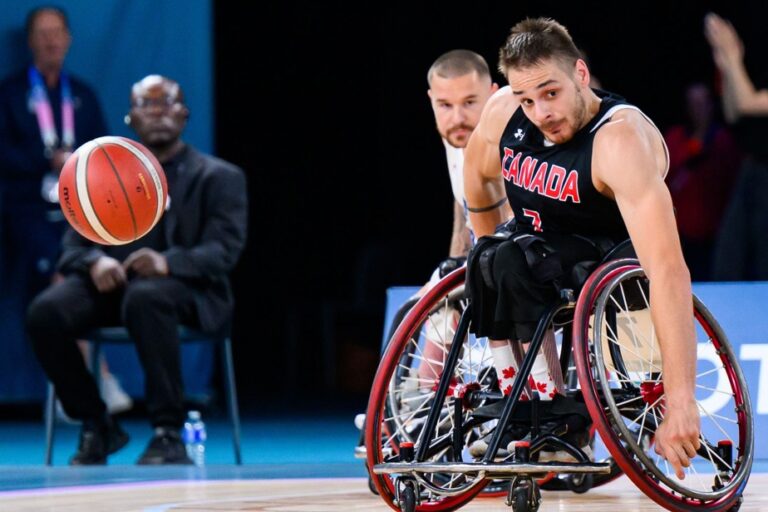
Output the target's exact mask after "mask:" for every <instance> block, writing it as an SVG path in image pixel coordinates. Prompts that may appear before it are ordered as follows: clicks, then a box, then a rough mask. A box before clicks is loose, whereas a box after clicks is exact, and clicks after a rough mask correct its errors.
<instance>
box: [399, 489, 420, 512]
mask: <svg viewBox="0 0 768 512" xmlns="http://www.w3.org/2000/svg"><path fill="white" fill-rule="evenodd" d="M400 510H401V512H416V489H414V488H413V482H405V483H404V484H403V486H402V487H401V488H400Z"/></svg>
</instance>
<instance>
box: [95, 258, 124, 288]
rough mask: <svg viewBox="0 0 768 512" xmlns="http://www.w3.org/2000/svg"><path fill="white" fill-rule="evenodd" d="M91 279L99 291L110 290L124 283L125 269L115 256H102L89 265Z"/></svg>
mask: <svg viewBox="0 0 768 512" xmlns="http://www.w3.org/2000/svg"><path fill="white" fill-rule="evenodd" d="M91 279H92V280H93V284H94V285H96V289H97V290H99V292H101V293H107V292H111V291H113V290H116V289H117V288H120V287H121V286H123V285H124V284H125V281H126V275H125V269H124V268H123V266H122V265H121V264H120V262H119V261H117V260H116V259H115V258H110V257H109V256H102V257H101V258H99V259H98V260H96V262H95V263H94V264H93V265H91Z"/></svg>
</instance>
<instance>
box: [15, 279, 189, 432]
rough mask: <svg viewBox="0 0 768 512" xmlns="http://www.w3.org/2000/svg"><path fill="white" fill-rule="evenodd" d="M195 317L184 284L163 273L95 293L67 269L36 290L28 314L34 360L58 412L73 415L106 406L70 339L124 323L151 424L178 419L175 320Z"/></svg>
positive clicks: (98, 413) (95, 413)
mask: <svg viewBox="0 0 768 512" xmlns="http://www.w3.org/2000/svg"><path fill="white" fill-rule="evenodd" d="M197 323H198V322H197V315H196V313H195V309H194V306H193V296H192V292H191V290H190V288H189V287H188V286H187V285H186V284H184V283H182V282H181V281H179V280H177V279H174V278H167V277H166V278H136V279H132V280H131V281H129V282H128V284H127V285H126V287H125V288H124V289H121V290H119V291H116V292H112V293H107V294H100V293H99V292H98V290H96V288H95V286H94V285H93V283H92V282H91V280H90V279H89V278H86V277H83V276H79V275H71V276H68V277H67V278H66V279H65V280H64V281H62V282H61V283H58V284H55V285H53V286H51V287H49V288H47V289H46V290H45V291H43V292H42V293H41V294H40V295H38V296H37V297H36V298H35V300H34V301H33V302H32V304H31V305H30V307H29V310H28V313H27V330H28V332H29V337H30V339H31V342H32V346H33V348H34V351H35V353H36V354H37V358H38V359H39V360H40V363H41V364H42V366H43V369H44V370H45V373H46V374H47V375H48V378H49V379H50V380H51V382H53V384H54V386H56V392H57V394H58V396H59V398H60V400H61V404H62V406H63V407H64V411H65V412H66V413H67V414H68V415H69V416H70V417H72V418H76V419H98V418H101V417H103V416H104V414H105V412H106V405H105V404H104V402H103V401H102V400H101V397H100V396H99V390H98V389H97V387H96V384H95V381H94V380H93V378H92V376H91V375H90V373H89V372H88V368H87V366H86V363H85V361H84V360H83V356H82V354H81V353H80V351H79V350H78V347H77V343H76V340H78V339H82V337H83V336H84V335H85V334H86V333H88V331H90V330H91V329H93V328H96V327H104V326H112V325H124V326H125V327H126V328H127V329H128V332H129V333H130V335H131V338H132V339H133V340H134V341H135V343H136V349H137V351H138V353H139V359H140V361H141V364H142V366H143V368H144V373H145V393H146V397H145V398H146V401H147V409H148V411H149V414H150V418H151V421H152V425H153V426H156V427H157V426H166V427H174V428H179V427H181V426H182V425H183V423H184V410H183V403H182V402H183V389H182V381H181V352H180V350H179V339H178V326H179V324H184V325H189V326H191V327H198V325H197ZM94 371H98V368H96V369H94Z"/></svg>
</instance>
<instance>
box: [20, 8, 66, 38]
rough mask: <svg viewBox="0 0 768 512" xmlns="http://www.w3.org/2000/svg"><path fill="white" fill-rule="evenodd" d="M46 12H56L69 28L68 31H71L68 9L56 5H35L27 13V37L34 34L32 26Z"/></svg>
mask: <svg viewBox="0 0 768 512" xmlns="http://www.w3.org/2000/svg"><path fill="white" fill-rule="evenodd" d="M44 12H52V13H54V14H56V15H57V16H58V17H59V18H61V21H62V22H63V23H64V27H65V28H66V29H67V31H69V18H68V17H67V13H66V11H65V10H64V9H62V8H61V7H58V6H55V5H43V6H40V7H35V8H34V9H32V10H31V11H29V12H28V13H27V22H26V23H25V25H24V27H25V29H26V31H27V37H29V36H30V34H32V28H33V27H34V26H35V22H36V21H37V17H38V16H40V15H41V14H43V13H44Z"/></svg>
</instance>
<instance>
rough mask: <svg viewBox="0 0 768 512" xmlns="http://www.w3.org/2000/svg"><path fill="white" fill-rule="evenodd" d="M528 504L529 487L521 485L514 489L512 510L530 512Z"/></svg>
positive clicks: (514, 511)
mask: <svg viewBox="0 0 768 512" xmlns="http://www.w3.org/2000/svg"><path fill="white" fill-rule="evenodd" d="M530 511H531V508H530V507H529V506H528V487H526V486H522V485H521V486H520V487H518V488H517V489H515V490H514V491H512V512H530Z"/></svg>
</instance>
